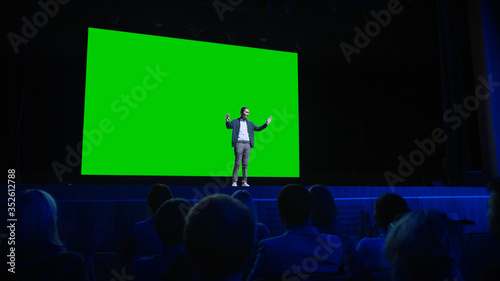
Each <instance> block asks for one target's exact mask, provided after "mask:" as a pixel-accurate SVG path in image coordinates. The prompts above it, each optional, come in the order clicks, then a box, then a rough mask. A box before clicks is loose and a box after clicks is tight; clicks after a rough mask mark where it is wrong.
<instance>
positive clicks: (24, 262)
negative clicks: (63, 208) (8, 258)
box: [13, 189, 88, 281]
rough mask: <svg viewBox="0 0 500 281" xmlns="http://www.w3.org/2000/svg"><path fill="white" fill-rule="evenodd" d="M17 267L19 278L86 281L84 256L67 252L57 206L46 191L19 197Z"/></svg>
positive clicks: (30, 191) (25, 193)
mask: <svg viewBox="0 0 500 281" xmlns="http://www.w3.org/2000/svg"><path fill="white" fill-rule="evenodd" d="M16 207H17V208H16V215H17V218H18V220H17V222H16V268H15V270H16V271H15V274H13V276H15V278H18V280H37V281H38V280H87V279H88V278H87V269H86V266H85V262H84V260H83V258H82V256H81V255H79V254H77V253H74V252H69V251H66V250H65V249H64V247H63V244H62V242H61V240H60V238H59V232H58V228H57V205H56V201H55V200H54V198H53V197H52V196H51V195H50V194H48V193H47V192H45V191H43V190H36V189H28V190H25V191H22V192H20V193H18V194H17V196H16Z"/></svg>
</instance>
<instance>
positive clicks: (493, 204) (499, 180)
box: [469, 177, 500, 281]
mask: <svg viewBox="0 0 500 281" xmlns="http://www.w3.org/2000/svg"><path fill="white" fill-rule="evenodd" d="M488 192H490V198H489V199H488V212H487V213H486V215H487V217H488V224H489V226H490V233H491V236H493V237H494V238H496V239H497V241H498V240H500V177H496V178H494V179H492V180H490V181H489V182H488ZM489 242H490V243H488V244H487V245H486V246H485V247H488V252H478V250H476V251H474V249H472V251H471V252H473V253H474V254H476V253H477V255H474V254H473V256H471V257H469V259H473V260H474V262H478V260H479V262H481V264H482V268H481V270H480V272H479V274H478V275H477V276H476V280H478V281H493V280H498V276H500V270H499V268H500V261H499V257H498V251H495V245H492V244H494V243H491V242H492V241H489ZM469 254H472V253H469ZM485 259H486V260H485Z"/></svg>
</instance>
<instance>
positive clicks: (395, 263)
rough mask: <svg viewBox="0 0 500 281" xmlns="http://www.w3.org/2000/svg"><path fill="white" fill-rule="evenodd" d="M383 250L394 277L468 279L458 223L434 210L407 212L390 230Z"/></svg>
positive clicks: (421, 280)
mask: <svg viewBox="0 0 500 281" xmlns="http://www.w3.org/2000/svg"><path fill="white" fill-rule="evenodd" d="M385 244H386V246H385V252H386V256H387V259H388V261H389V263H390V264H391V266H392V280H393V281H443V280H450V281H451V280H453V281H462V280H467V279H466V278H465V273H464V271H463V269H462V266H461V261H462V257H463V249H464V247H463V246H464V245H463V242H462V236H461V234H460V232H459V230H458V226H457V225H456V224H455V223H453V222H452V221H450V220H449V219H448V218H447V217H446V214H444V213H441V212H438V211H436V210H418V211H414V212H410V213H408V214H406V215H405V216H404V217H402V218H401V219H400V220H398V221H397V222H396V223H395V224H394V226H393V227H392V228H391V229H390V230H389V233H388V234H387V238H386V242H385Z"/></svg>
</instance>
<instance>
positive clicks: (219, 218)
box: [184, 194, 255, 280]
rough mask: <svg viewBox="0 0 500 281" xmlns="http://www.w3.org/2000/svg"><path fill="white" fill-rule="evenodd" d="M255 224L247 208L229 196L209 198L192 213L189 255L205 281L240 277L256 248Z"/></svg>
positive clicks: (186, 234)
mask: <svg viewBox="0 0 500 281" xmlns="http://www.w3.org/2000/svg"><path fill="white" fill-rule="evenodd" d="M254 234H255V229H254V220H253V217H252V214H251V213H250V211H249V210H248V208H247V207H245V205H244V204H243V203H242V202H241V201H239V200H237V199H234V198H231V197H230V196H228V195H226V194H214V195H210V196H207V197H205V198H204V199H203V200H201V201H200V202H198V203H197V204H196V205H194V207H193V208H191V210H190V211H189V214H188V217H187V219H186V227H185V229H184V241H185V253H186V256H187V258H188V259H189V260H190V261H191V263H192V264H193V266H194V267H195V268H196V270H197V272H198V273H199V274H200V276H201V277H202V278H204V279H208V280H212V279H214V280H218V279H224V278H227V277H229V276H231V275H234V274H236V273H238V272H239V271H240V270H241V268H242V266H243V263H244V262H245V261H246V259H247V258H248V256H249V255H250V253H251V252H252V248H253V241H254Z"/></svg>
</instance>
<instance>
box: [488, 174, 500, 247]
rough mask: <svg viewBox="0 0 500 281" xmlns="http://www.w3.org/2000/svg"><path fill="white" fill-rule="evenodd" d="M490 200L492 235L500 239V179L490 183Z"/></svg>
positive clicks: (489, 211)
mask: <svg viewBox="0 0 500 281" xmlns="http://www.w3.org/2000/svg"><path fill="white" fill-rule="evenodd" d="M488 191H489V192H490V198H489V199H488V212H487V213H486V214H487V216H488V222H489V224H490V231H491V235H493V236H494V237H496V238H499V239H500V177H496V178H494V179H492V180H491V181H490V182H489V183H488Z"/></svg>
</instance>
